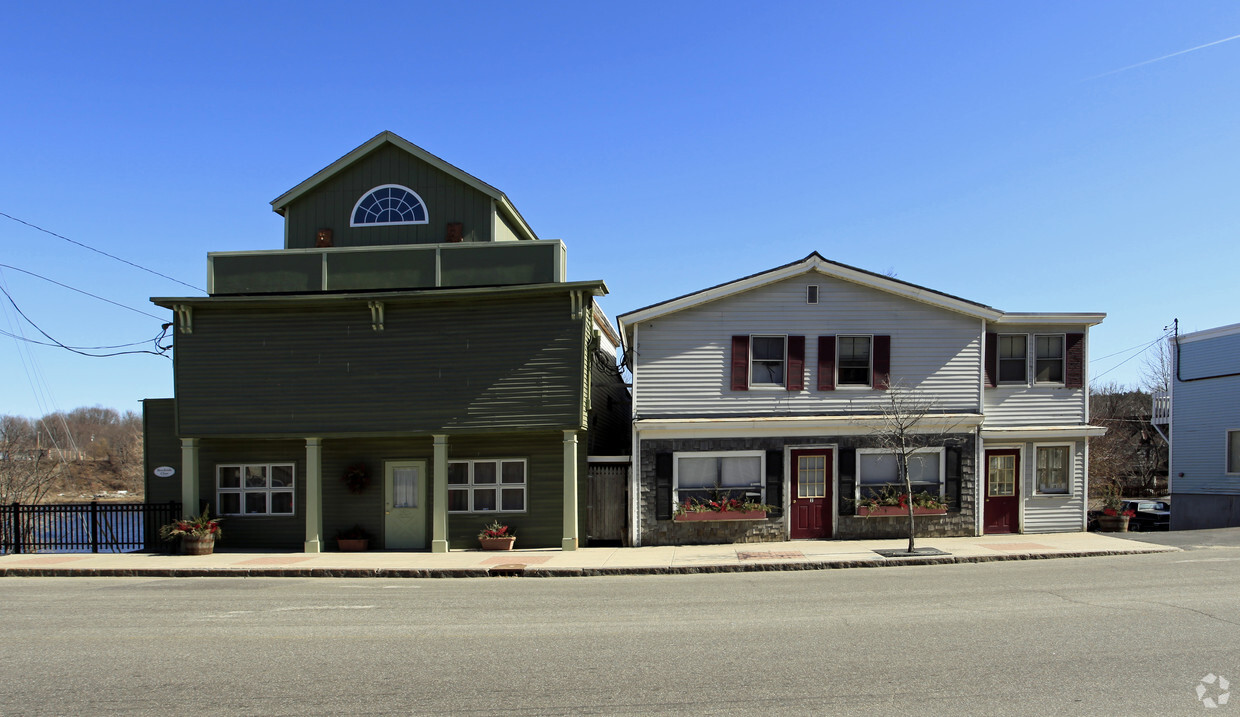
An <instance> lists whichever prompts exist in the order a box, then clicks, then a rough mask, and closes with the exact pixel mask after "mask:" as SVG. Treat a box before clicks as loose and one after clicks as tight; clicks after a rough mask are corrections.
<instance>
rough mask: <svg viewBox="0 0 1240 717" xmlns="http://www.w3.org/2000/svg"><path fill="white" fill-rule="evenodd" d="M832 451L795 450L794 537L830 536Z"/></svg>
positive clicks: (792, 529)
mask: <svg viewBox="0 0 1240 717" xmlns="http://www.w3.org/2000/svg"><path fill="white" fill-rule="evenodd" d="M832 473H833V470H832V466H831V451H829V450H813V451H793V452H792V523H791V525H790V526H789V533H790V535H791V537H792V539H793V540H798V539H806V538H829V537H831V483H832V480H833V475H832Z"/></svg>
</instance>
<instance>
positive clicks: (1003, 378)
mask: <svg viewBox="0 0 1240 717" xmlns="http://www.w3.org/2000/svg"><path fill="white" fill-rule="evenodd" d="M1028 345H1029V337H1028V336H1026V335H1025V334H1001V335H1000V336H999V383H1027V382H1028V379H1027V378H1026V377H1025V371H1026V370H1027V369H1028V365H1029V364H1028V359H1027V356H1028V354H1027V351H1028Z"/></svg>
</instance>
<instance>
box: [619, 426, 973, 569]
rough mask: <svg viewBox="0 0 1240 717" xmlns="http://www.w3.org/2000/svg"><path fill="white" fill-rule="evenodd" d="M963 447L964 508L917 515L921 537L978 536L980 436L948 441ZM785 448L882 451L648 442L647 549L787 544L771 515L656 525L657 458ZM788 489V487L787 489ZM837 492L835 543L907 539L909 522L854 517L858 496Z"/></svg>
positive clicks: (858, 442)
mask: <svg viewBox="0 0 1240 717" xmlns="http://www.w3.org/2000/svg"><path fill="white" fill-rule="evenodd" d="M946 444H947V445H949V446H955V447H957V448H959V453H960V505H959V506H952V507H950V508H949V509H948V511H947V515H943V516H917V519H916V526H917V536H918V537H947V536H970V535H975V534H976V532H977V531H976V527H975V526H976V519H975V516H976V510H977V500H976V496H977V471H976V466H975V465H974V464H975V462H976V461H975V460H974V458H975V455H974V454H975V453H976V448H977V436H976V435H975V434H971V433H959V434H953V435H952V436H951V437H949V439H948V440H947V441H946ZM785 446H834V447H835V449H836V450H847V449H850V448H852V449H857V448H877V447H878V446H877V445H876V443H875V440H874V439H873V437H870V436H797V437H765V438H684V439H655V440H643V441H642V442H641V445H640V447H639V450H640V455H639V460H638V470H640V471H641V473H640V480H639V489H640V491H641V503H640V507H639V512H640V516H641V536H640V538H641V544H642V545H700V544H705V543H755V542H766V541H779V540H784V539H785V537H784V536H785V535H786V532H787V531H786V530H785V522H784V516H783V515H779V516H770V517H768V518H767V519H766V520H765V521H762V522H757V521H738V522H707V523H677V522H675V521H672V520H656V519H655V515H656V505H655V500H656V493H655V455H656V454H659V453H674V452H679V451H755V450H763V451H781V452H782V451H783V450H784V447H785ZM787 489H788V486H787V485H786V484H785V487H784V490H785V491H787ZM832 491H833V493H834V497H835V500H836V506H837V509H838V510H839V512H840V515H839V517H838V519H837V522H836V525H835V535H834V537H835V538H845V539H847V538H852V539H860V538H904V537H908V533H907V532H906V530H905V528H906V526H907V519H901V518H859V517H857V516H856V515H853V512H854V510H853V506H852V496H851V495H847V496H841V495H839V476H838V475H836V476H834V479H833V481H832Z"/></svg>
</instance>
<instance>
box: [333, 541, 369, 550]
mask: <svg viewBox="0 0 1240 717" xmlns="http://www.w3.org/2000/svg"><path fill="white" fill-rule="evenodd" d="M336 547H338V548H340V552H342V553H360V552H362V551H363V550H366V549H367V548H369V547H370V540H368V539H367V538H336Z"/></svg>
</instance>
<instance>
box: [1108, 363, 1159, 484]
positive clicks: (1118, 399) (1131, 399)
mask: <svg viewBox="0 0 1240 717" xmlns="http://www.w3.org/2000/svg"><path fill="white" fill-rule="evenodd" d="M1150 410H1151V404H1150V394H1148V393H1146V392H1144V391H1140V390H1135V389H1130V388H1127V387H1124V386H1121V385H1120V384H1118V383H1106V384H1101V385H1092V386H1090V388H1089V420H1090V422H1091V423H1093V424H1095V425H1099V426H1105V427H1106V429H1107V432H1106V435H1103V436H1095V437H1092V438H1090V439H1089V472H1090V476H1091V483H1092V484H1094V485H1095V486H1096V487H1097V488H1098V489H1099V490H1102V489H1103V488H1104V487H1106V486H1114V487H1115V488H1116V489H1117V490H1120V491H1121V492H1123V493H1126V494H1128V495H1130V496H1134V497H1135V496H1148V495H1155V494H1157V492H1158V491H1159V489H1160V488H1161V487H1163V486H1165V483H1164V481H1165V478H1166V471H1167V445H1166V444H1165V443H1163V441H1162V440H1160V439H1158V438H1156V435H1157V434H1156V433H1155V431H1154V429H1153V427H1152V426H1151V425H1150ZM1094 478H1096V479H1097V480H1096V481H1095V480H1093V479H1094Z"/></svg>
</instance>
